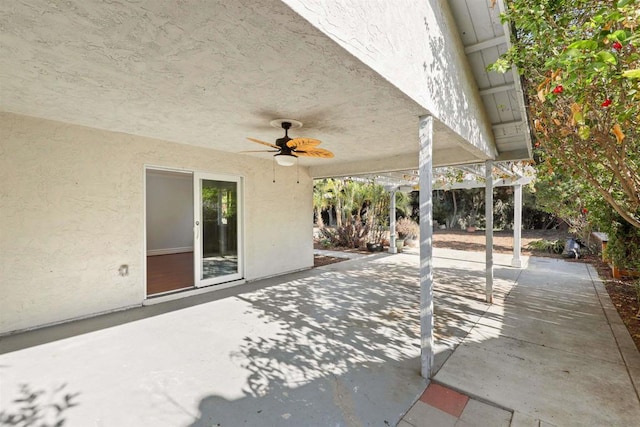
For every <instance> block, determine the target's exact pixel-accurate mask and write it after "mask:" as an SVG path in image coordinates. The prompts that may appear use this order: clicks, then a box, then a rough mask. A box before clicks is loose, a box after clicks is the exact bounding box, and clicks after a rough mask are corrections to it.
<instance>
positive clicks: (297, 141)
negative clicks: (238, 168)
mask: <svg viewBox="0 0 640 427" xmlns="http://www.w3.org/2000/svg"><path fill="white" fill-rule="evenodd" d="M292 122H293V123H295V125H296V127H301V126H302V123H300V122H295V121H294V120H291V121H288V120H274V121H273V122H271V124H272V125H274V124H280V125H281V126H282V129H284V136H283V137H282V138H278V139H276V143H275V144H271V143H269V142H265V141H260V140H259V139H255V138H247V139H248V140H249V141H251V142H256V143H258V144H262V145H266V146H267V147H271V148H273V150H255V151H243V153H277V154H275V155H274V156H273V157H274V158H275V160H276V162H277V163H278V164H279V165H280V166H292V165H293V164H295V161H296V158H298V157H318V158H321V159H330V158H332V157H333V153H332V152H331V151H329V150H325V149H324V148H318V145H320V144H321V142H320V141H318V140H317V139H312V138H291V137H289V129H291V127H292Z"/></svg>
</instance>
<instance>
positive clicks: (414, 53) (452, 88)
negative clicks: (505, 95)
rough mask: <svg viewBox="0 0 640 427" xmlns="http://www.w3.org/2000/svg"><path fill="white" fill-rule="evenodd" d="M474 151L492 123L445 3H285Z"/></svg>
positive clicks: (487, 146) (485, 145)
mask: <svg viewBox="0 0 640 427" xmlns="http://www.w3.org/2000/svg"><path fill="white" fill-rule="evenodd" d="M283 1H284V2H285V3H286V4H288V5H289V7H291V8H292V9H293V10H295V11H296V12H297V13H299V14H300V15H301V16H303V17H304V18H305V19H307V20H308V21H309V22H310V23H311V24H313V25H314V26H316V27H317V28H318V29H320V30H321V31H322V32H324V33H325V34H327V35H328V36H329V37H331V38H332V39H333V40H334V41H335V42H336V43H338V44H339V45H340V46H342V47H343V48H344V49H346V50H347V51H349V52H350V53H351V54H352V55H354V56H355V57H357V58H358V59H359V60H360V61H362V62H364V63H365V64H367V65H368V66H369V67H371V68H372V69H373V70H375V71H376V72H378V73H379V74H380V75H382V76H383V77H384V78H385V79H387V80H388V81H389V82H391V83H392V84H394V85H395V86H396V87H398V88H399V89H400V90H402V91H403V92H404V93H405V94H407V95H408V96H409V97H411V98H412V99H413V100H415V101H416V102H418V103H419V104H420V105H422V106H424V107H425V108H426V109H427V110H429V112H430V113H431V114H432V115H434V116H435V117H436V118H437V119H438V120H440V121H441V122H442V123H444V124H445V125H447V126H448V127H449V128H450V129H452V130H453V131H455V132H456V133H457V134H459V135H460V136H462V138H464V139H465V140H467V141H469V142H470V143H471V144H473V146H474V147H475V149H476V150H479V151H481V152H484V153H493V154H495V149H494V145H493V142H492V141H493V136H492V131H491V127H490V122H489V120H488V118H487V117H486V114H485V112H484V106H483V104H482V100H481V99H480V96H479V94H478V92H477V87H476V83H475V80H474V77H473V74H472V72H471V70H470V68H469V65H468V63H467V61H466V57H465V53H464V47H463V46H462V42H461V41H460V36H459V35H458V33H457V29H456V25H455V21H454V20H453V17H452V15H451V11H450V9H449V5H448V3H447V0H403V1H388V0H336V1H325V0H283Z"/></svg>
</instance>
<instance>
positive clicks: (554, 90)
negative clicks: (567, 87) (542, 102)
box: [553, 85, 564, 93]
mask: <svg viewBox="0 0 640 427" xmlns="http://www.w3.org/2000/svg"><path fill="white" fill-rule="evenodd" d="M563 90H564V88H563V87H562V85H558V86H556V87H555V88H554V89H553V93H562V91H563Z"/></svg>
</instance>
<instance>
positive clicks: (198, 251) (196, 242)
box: [193, 172, 244, 288]
mask: <svg viewBox="0 0 640 427" xmlns="http://www.w3.org/2000/svg"><path fill="white" fill-rule="evenodd" d="M203 180H212V181H225V182H234V183H236V188H237V193H238V194H237V207H236V208H237V211H236V215H237V221H236V224H237V228H238V229H237V230H236V231H237V248H238V260H237V266H238V270H237V272H236V273H233V274H228V275H225V276H219V277H211V278H207V279H202V256H203V254H202V238H203V226H204V224H203V222H202V181H203ZM242 184H243V180H242V177H241V176H235V175H223V174H215V173H208V172H193V204H194V209H193V215H194V218H193V221H194V222H193V260H194V282H195V283H194V285H195V286H196V287H197V288H201V287H204V286H211V285H217V284H220V283H226V282H231V281H236V280H240V279H243V278H244V267H243V266H244V245H243V242H244V238H243V232H244V230H243V228H244V227H243V225H244V220H243V208H244V206H243V205H244V203H243V188H242V187H243V186H242Z"/></svg>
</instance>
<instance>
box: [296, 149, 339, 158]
mask: <svg viewBox="0 0 640 427" xmlns="http://www.w3.org/2000/svg"><path fill="white" fill-rule="evenodd" d="M295 153H296V154H297V155H298V156H303V157H318V158H320V159H331V158H333V153H332V152H331V151H329V150H325V149H324V148H313V147H312V148H310V149H308V150H304V151H298V150H296V151H295Z"/></svg>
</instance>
